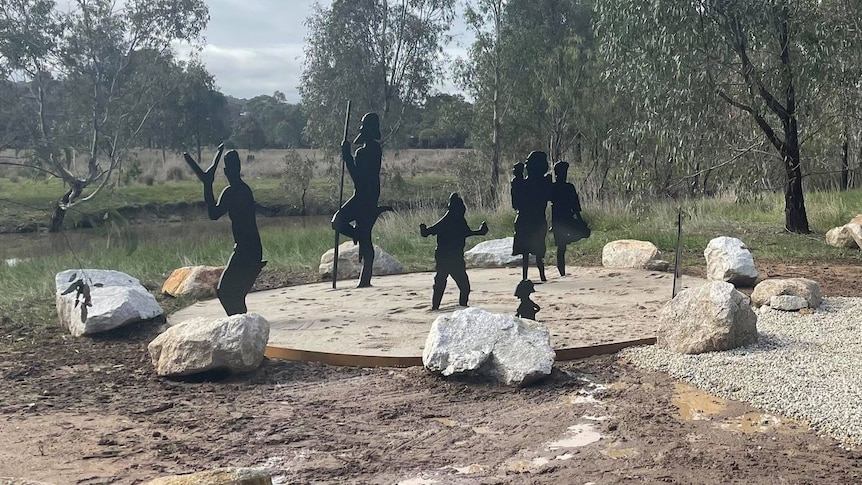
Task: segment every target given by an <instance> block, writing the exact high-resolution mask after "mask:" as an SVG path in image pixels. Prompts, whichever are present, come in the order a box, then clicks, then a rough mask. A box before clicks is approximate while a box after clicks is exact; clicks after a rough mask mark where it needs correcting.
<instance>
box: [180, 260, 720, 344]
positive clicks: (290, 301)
mask: <svg viewBox="0 0 862 485" xmlns="http://www.w3.org/2000/svg"><path fill="white" fill-rule="evenodd" d="M568 271H569V274H568V275H566V276H564V277H560V276H557V275H556V274H555V273H556V272H555V271H553V269H550V268H549V271H548V279H549V281H547V282H545V283H540V284H537V285H536V292H535V293H534V294H533V301H535V302H536V303H537V304H538V305H539V306H540V307H541V310H540V311H539V313H538V314H537V316H536V319H537V320H538V321H539V322H541V323H543V324H545V325H546V326H547V327H548V329H549V331H550V334H551V344H552V345H553V347H554V348H556V349H560V348H569V347H582V346H589V345H597V344H605V343H613V342H622V341H626V340H635V339H641V338H650V337H654V336H655V331H656V329H657V326H658V313H659V311H660V310H661V307H662V306H663V305H664V304H665V303H666V302H667V301H668V300H669V299H670V298H671V291H672V285H673V274H671V273H663V272H657V271H647V270H635V269H608V268H602V267H571V268H568ZM535 273H536V270H535V268H531V273H530V275H531V277H532V276H536V275H535ZM552 273H554V274H552ZM468 274H469V277H470V283H471V287H472V292H471V293H470V302H469V303H470V305H471V306H474V307H479V308H483V309H485V310H487V311H489V312H493V313H503V314H512V315H514V313H515V309H516V308H517V306H518V299H517V298H515V297H514V295H513V293H514V290H515V286H516V285H517V283H518V281H519V280H520V269H518V268H482V269H471V270H469V271H468ZM433 279H434V273H431V272H426V273H410V274H400V275H389V276H375V277H374V279H373V280H372V284H373V285H374V286H372V287H371V288H355V287H354V286H355V284H356V282H355V281H350V280H344V281H339V282H338V288H337V289H335V290H333V289H332V283H331V282H330V281H327V282H321V283H312V284H307V285H299V286H291V287H285V288H279V289H275V290H267V291H260V292H254V293H249V295H248V297H247V303H248V310H249V312H253V313H257V314H259V315H261V316H263V317H264V318H265V319H267V320H268V321H269V323H270V325H271V327H270V335H269V345H271V346H277V347H284V348H290V349H297V350H309V351H317V352H334V353H345V354H359V355H383V356H398V357H415V356H421V355H422V349H423V347H424V345H425V339H426V338H427V336H428V331H429V329H430V327H431V323H432V322H433V321H434V319H436V318H437V317H438V316H440V315H443V314H447V313H451V312H453V311H455V310H458V309H459V308H462V307H460V306H458V288H457V287H456V286H455V284H454V282H452V281H451V280H450V281H449V284H448V286H447V288H446V293H445V295H444V297H443V303H442V305H441V307H440V310H437V311H431V310H430V306H431V304H430V299H431V285H432V284H433ZM703 283H704V280H701V279H698V278H693V277H689V276H686V277H685V278H684V279H683V280H682V285H681V288H686V287H690V286H697V285H700V284H703ZM223 316H224V310H223V309H222V307H221V305H219V302H218V300H215V299H213V300H207V301H201V302H198V303H195V304H194V305H191V306H189V307H187V308H184V309H182V310H179V311H177V312H175V313H173V314H172V315H170V316H169V319H168V320H169V323H170V324H176V323H179V322H182V321H185V320H188V319H190V318H193V317H207V318H221V317H223Z"/></svg>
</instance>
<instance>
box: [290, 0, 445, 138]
mask: <svg viewBox="0 0 862 485" xmlns="http://www.w3.org/2000/svg"><path fill="white" fill-rule="evenodd" d="M453 5H454V0H333V1H332V3H331V5H329V6H322V5H321V4H316V5H315V8H314V12H313V13H312V14H311V16H310V17H309V18H308V19H307V20H306V25H307V26H308V31H309V33H308V37H307V38H306V48H305V65H304V68H303V72H302V77H301V80H302V82H301V85H300V87H299V89H300V94H301V96H302V104H303V107H304V109H305V110H306V114H307V116H308V124H307V125H306V136H307V138H308V139H309V140H310V141H311V142H312V143H313V144H315V145H317V146H322V145H332V144H333V143H336V142H337V140H339V139H340V138H341V130H342V123H343V110H344V107H345V105H346V103H347V100H351V101H352V102H353V107H354V109H356V110H357V112H364V111H375V112H377V113H378V114H379V115H380V117H381V126H382V127H383V128H384V130H386V132H385V133H384V139H386V140H388V139H389V138H390V137H392V136H393V135H394V134H395V133H396V132H397V131H398V129H399V127H400V124H401V121H402V120H403V119H404V115H405V112H407V111H408V110H410V109H412V108H414V107H415V106H417V105H418V104H419V103H421V102H422V101H423V100H424V99H425V97H426V96H427V94H428V93H429V92H430V91H431V89H432V87H433V85H434V82H435V81H436V80H437V79H438V78H439V77H440V76H441V74H442V68H441V66H442V62H441V60H442V56H443V51H442V47H443V45H444V44H445V43H446V42H448V35H447V31H448V29H449V26H450V23H451V21H452V19H453V15H454V11H453Z"/></svg>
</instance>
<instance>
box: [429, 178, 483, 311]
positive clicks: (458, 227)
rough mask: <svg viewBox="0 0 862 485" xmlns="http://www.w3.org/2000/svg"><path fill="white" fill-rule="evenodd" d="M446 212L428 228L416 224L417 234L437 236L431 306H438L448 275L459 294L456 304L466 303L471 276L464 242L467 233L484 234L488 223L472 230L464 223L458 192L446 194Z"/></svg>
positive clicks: (437, 307) (436, 307)
mask: <svg viewBox="0 0 862 485" xmlns="http://www.w3.org/2000/svg"><path fill="white" fill-rule="evenodd" d="M446 208H447V209H448V210H447V211H446V214H444V215H443V217H441V218H440V220H439V221H437V222H435V223H434V225H432V226H431V227H427V226H426V225H425V224H419V234H420V235H421V236H422V237H428V236H437V249H435V250H434V264H435V269H436V270H437V274H436V275H434V294H433V295H432V297H431V309H432V310H437V309H439V308H440V302H441V301H442V300H443V291H444V290H445V289H446V280H447V278H448V277H449V276H452V279H453V280H455V283H456V284H457V285H458V289H459V290H460V291H461V295H460V297H459V298H458V304H459V305H461V306H467V300H468V299H469V297H470V279H469V278H468V277H467V265H466V263H465V262H464V244H465V243H466V241H467V238H468V237H469V236H484V235H485V234H488V223H486V222H484V221H483V222H482V226H481V227H479V229H477V230H475V231H473V230H471V229H470V226H468V225H467V219H466V218H465V217H464V214H465V213H466V212H467V207H466V206H465V205H464V201H463V200H462V199H461V197H460V196H459V195H458V193H457V192H452V194H451V195H449V204H448V205H447V206H446Z"/></svg>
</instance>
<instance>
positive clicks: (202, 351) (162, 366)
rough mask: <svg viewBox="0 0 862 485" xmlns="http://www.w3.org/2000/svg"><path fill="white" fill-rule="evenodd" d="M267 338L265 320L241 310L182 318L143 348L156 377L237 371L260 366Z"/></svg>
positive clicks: (245, 370)
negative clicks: (212, 371)
mask: <svg viewBox="0 0 862 485" xmlns="http://www.w3.org/2000/svg"><path fill="white" fill-rule="evenodd" d="M268 340H269V322H267V321H266V320H265V319H264V318H263V317H261V316H260V315H258V314H256V313H241V314H238V315H231V316H229V317H223V318H219V319H216V320H210V319H207V318H206V317H197V318H192V319H189V320H186V321H183V322H181V323H179V324H177V325H174V326H172V327H169V328H168V329H167V330H165V331H164V332H163V333H162V334H161V335H159V336H158V337H156V338H155V339H153V341H152V342H150V344H149V345H148V346H147V350H149V352H150V358H151V359H152V361H153V366H154V367H155V368H156V373H157V374H158V375H160V376H186V375H191V374H197V373H200V372H207V371H211V370H227V371H230V372H232V373H236V374H241V373H244V372H250V371H253V370H255V369H257V368H258V366H260V363H261V362H262V361H263V353H264V351H265V350H266V342H267V341H268Z"/></svg>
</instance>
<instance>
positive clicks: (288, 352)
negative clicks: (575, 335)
mask: <svg viewBox="0 0 862 485" xmlns="http://www.w3.org/2000/svg"><path fill="white" fill-rule="evenodd" d="M653 344H655V337H652V338H642V339H637V340H627V341H625V342H613V343H609V344H601V345H590V346H587V347H570V348H565V349H554V351H555V352H556V353H557V358H556V361H558V362H562V361H568V360H578V359H586V358H587V357H593V356H596V355H607V354H615V353H617V352H619V351H620V350H622V349H625V348H627V347H636V346H639V345H653ZM264 355H265V356H266V357H268V358H270V359H279V360H295V361H301V362H321V363H324V364H329V365H340V366H345V367H418V366H421V365H422V357H407V356H404V357H401V356H384V355H361V354H339V353H335V352H317V351H312V350H297V349H290V348H286V347H276V346H274V345H267V346H266V351H265V352H264Z"/></svg>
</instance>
